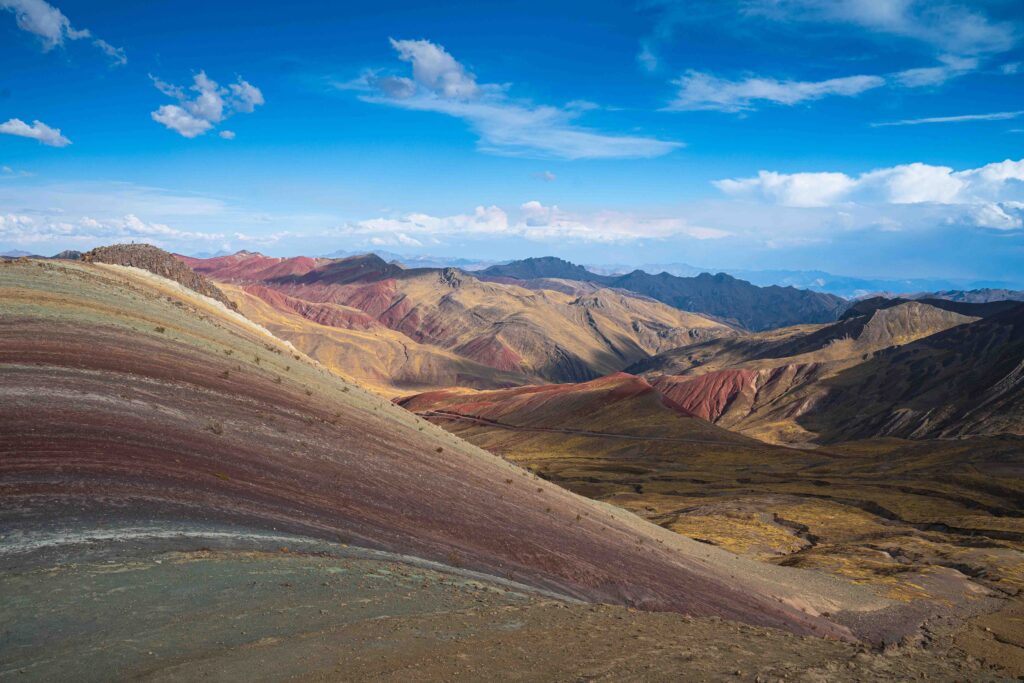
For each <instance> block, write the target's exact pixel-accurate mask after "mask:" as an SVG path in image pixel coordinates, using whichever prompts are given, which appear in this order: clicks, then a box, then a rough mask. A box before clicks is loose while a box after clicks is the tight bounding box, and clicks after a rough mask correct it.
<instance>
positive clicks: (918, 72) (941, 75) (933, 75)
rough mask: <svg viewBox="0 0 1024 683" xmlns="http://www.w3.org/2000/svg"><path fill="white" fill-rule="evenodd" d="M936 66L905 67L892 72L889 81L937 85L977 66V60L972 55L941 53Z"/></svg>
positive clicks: (900, 83)
mask: <svg viewBox="0 0 1024 683" xmlns="http://www.w3.org/2000/svg"><path fill="white" fill-rule="evenodd" d="M939 62H940V64H939V65H938V66H928V67H919V68H916V69H905V70H904V71H898V72H896V73H894V74H892V75H891V76H890V77H889V78H890V81H891V82H892V83H894V84H896V85H901V86H903V87H906V88H925V87H931V86H939V85H942V84H943V83H946V82H947V81H950V80H952V79H954V78H957V77H959V76H963V75H965V74H968V73H970V72H972V71H974V70H975V69H977V68H978V64H979V62H978V60H977V59H976V58H974V57H957V56H956V55H942V56H940V57H939Z"/></svg>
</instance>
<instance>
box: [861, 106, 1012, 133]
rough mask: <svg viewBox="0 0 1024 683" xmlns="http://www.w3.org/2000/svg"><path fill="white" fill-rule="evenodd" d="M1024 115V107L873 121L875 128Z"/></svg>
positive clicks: (995, 119)
mask: <svg viewBox="0 0 1024 683" xmlns="http://www.w3.org/2000/svg"><path fill="white" fill-rule="evenodd" d="M1022 115H1024V109H1022V110H1020V111H997V112H993V113H991V114H963V115H960V116H931V117H928V118H923V119H903V120H902V121H882V122H879V123H872V124H871V126H872V127H874V128H883V127H886V126H919V125H921V124H923V123H964V122H967V121H1008V120H1010V119H1015V118H1017V117H1019V116H1022Z"/></svg>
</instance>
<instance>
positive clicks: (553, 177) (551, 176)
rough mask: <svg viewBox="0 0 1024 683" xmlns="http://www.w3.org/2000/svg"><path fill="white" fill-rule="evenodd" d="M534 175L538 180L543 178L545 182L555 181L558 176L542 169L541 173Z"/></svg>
mask: <svg viewBox="0 0 1024 683" xmlns="http://www.w3.org/2000/svg"><path fill="white" fill-rule="evenodd" d="M533 177H534V178H537V179H538V180H543V181H544V182H545V183H553V182H555V180H556V179H557V178H558V176H556V175H555V174H554V173H552V172H551V171H541V172H540V173H534V174H533Z"/></svg>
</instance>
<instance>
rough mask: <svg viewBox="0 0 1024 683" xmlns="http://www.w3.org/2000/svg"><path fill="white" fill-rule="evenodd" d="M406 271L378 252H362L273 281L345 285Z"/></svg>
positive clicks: (382, 278) (379, 278)
mask: <svg viewBox="0 0 1024 683" xmlns="http://www.w3.org/2000/svg"><path fill="white" fill-rule="evenodd" d="M405 272H406V271H405V268H403V267H402V266H400V265H397V264H394V263H388V262H387V261H385V260H384V259H382V258H381V257H380V256H377V255H376V254H360V255H359V256H349V257H347V258H342V259H338V260H336V261H331V262H329V263H326V264H324V265H321V266H319V267H317V268H314V269H313V270H310V271H309V272H307V273H304V274H301V275H286V276H284V277H280V278H275V279H274V280H272V281H273V282H279V283H287V282H300V283H305V284H309V283H313V282H319V283H323V284H336V285H345V284H350V283H353V282H373V281H375V280H384V279H387V278H392V277H397V276H399V275H401V274H403V273H405Z"/></svg>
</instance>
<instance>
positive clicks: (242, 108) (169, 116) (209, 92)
mask: <svg viewBox="0 0 1024 683" xmlns="http://www.w3.org/2000/svg"><path fill="white" fill-rule="evenodd" d="M150 79H151V80H152V81H153V85H154V86H155V87H156V89H157V90H159V91H160V92H162V93H163V94H164V95H167V96H168V97H173V98H174V99H176V100H178V104H165V105H162V106H161V107H159V108H158V109H157V110H156V111H154V112H152V113H151V114H150V117H151V118H152V119H153V120H154V121H156V122H157V123H161V124H163V125H164V126H166V127H167V128H168V129H170V130H173V131H175V132H177V133H178V134H180V135H182V136H184V137H186V138H194V137H197V136H200V135H203V134H204V133H206V132H207V131H209V130H210V129H212V128H214V127H215V126H216V125H217V124H218V123H220V122H222V121H224V120H225V119H226V118H228V117H229V116H231V115H232V114H234V113H235V112H242V113H246V114H248V113H252V112H253V111H255V109H256V107H257V106H259V105H262V104H264V99H263V93H262V92H260V89H259V88H257V87H256V86H254V85H252V84H251V83H249V82H247V81H244V80H242V79H241V78H239V79H238V82H237V83H232V84H230V85H229V86H228V88H222V87H221V86H219V85H218V84H217V82H216V81H214V80H213V79H211V78H210V77H209V76H207V75H206V72H205V71H200V72H199V73H198V74H196V75H195V76H193V79H192V80H193V84H192V85H191V86H190V87H189V91H191V92H194V93H195V96H194V97H191V98H190V97H189V93H188V92H186V90H185V89H184V88H182V87H181V86H178V85H172V84H170V83H166V82H165V81H162V80H160V79H159V78H157V77H156V76H152V75H151V76H150ZM225 132H226V133H230V136H226V135H223V134H222V135H221V137H224V138H226V139H232V138H233V137H234V133H232V132H231V131H225Z"/></svg>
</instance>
